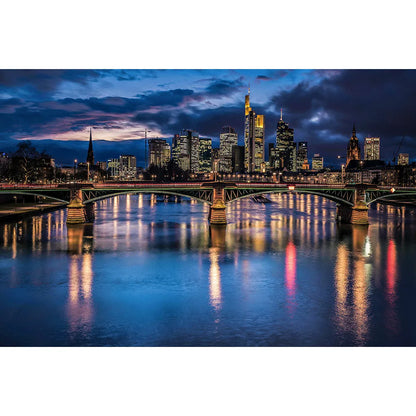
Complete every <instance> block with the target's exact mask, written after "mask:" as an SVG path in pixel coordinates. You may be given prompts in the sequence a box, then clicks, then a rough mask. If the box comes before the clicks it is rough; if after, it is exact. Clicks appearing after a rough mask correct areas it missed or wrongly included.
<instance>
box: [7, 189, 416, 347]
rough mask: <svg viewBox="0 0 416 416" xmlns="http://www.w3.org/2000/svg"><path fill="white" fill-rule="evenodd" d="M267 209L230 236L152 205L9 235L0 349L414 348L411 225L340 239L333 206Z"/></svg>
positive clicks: (181, 212)
mask: <svg viewBox="0 0 416 416" xmlns="http://www.w3.org/2000/svg"><path fill="white" fill-rule="evenodd" d="M270 199H271V200H272V201H273V202H272V203H269V204H257V203H254V202H252V201H250V200H247V199H243V200H238V201H236V202H234V203H233V204H231V205H230V206H228V207H227V218H228V220H229V224H228V225H227V227H226V228H224V227H222V228H221V227H220V228H215V227H211V228H210V227H209V225H208V223H207V221H206V219H207V216H208V207H207V206H205V205H202V204H199V203H195V202H192V203H191V202H189V201H188V202H187V201H186V200H184V201H183V202H182V203H180V204H179V203H170V202H167V201H165V200H163V199H158V198H157V196H155V195H154V196H144V195H125V196H120V197H116V198H113V199H109V200H104V201H101V202H99V203H97V204H96V207H95V217H96V219H95V222H94V224H89V225H81V226H68V227H67V226H66V224H65V213H64V211H56V212H53V213H48V214H45V215H44V216H40V217H34V218H33V219H28V220H24V221H19V222H18V223H12V224H4V225H2V226H1V229H0V236H1V238H2V241H1V244H0V246H1V250H0V273H1V274H0V276H1V280H0V312H1V314H0V334H1V335H0V344H1V345H415V344H416V325H414V323H415V322H414V320H415V318H413V317H414V316H416V313H415V312H416V310H415V309H416V306H415V302H413V299H414V296H415V295H416V285H415V283H414V281H413V275H412V274H411V273H407V271H408V270H414V266H415V262H416V259H415V258H414V255H413V256H412V254H410V255H409V253H414V249H415V247H414V245H415V243H414V235H416V234H415V231H416V222H415V217H416V216H415V212H414V211H413V210H412V209H411V208H410V209H409V208H406V209H405V208H400V207H399V209H398V207H390V206H383V205H377V206H376V208H375V209H372V210H371V212H370V222H371V225H370V227H368V228H367V227H353V226H339V225H337V224H336V223H335V221H334V216H335V204H334V203H332V202H330V201H327V200H324V199H321V198H319V197H317V196H312V195H298V196H296V195H293V194H289V195H271V196H270ZM17 312H18V313H17ZM33 328H37V331H34V329H33Z"/></svg>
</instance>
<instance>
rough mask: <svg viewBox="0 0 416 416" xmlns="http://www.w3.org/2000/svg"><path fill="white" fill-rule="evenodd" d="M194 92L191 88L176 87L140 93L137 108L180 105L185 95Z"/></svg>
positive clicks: (190, 94) (189, 95)
mask: <svg viewBox="0 0 416 416" xmlns="http://www.w3.org/2000/svg"><path fill="white" fill-rule="evenodd" d="M193 94H194V91H193V90H190V89H175V90H167V91H154V92H150V93H148V94H138V95H136V97H138V98H139V100H137V109H145V108H149V107H161V106H164V107H165V106H177V105H180V104H181V103H182V102H183V100H184V98H185V97H191V96H192V95H193Z"/></svg>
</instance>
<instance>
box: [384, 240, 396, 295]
mask: <svg viewBox="0 0 416 416" xmlns="http://www.w3.org/2000/svg"><path fill="white" fill-rule="evenodd" d="M386 276H387V294H388V296H389V297H392V296H394V295H395V287H396V278H397V251H396V244H395V243H394V241H393V240H390V241H389V245H388V248H387V267H386Z"/></svg>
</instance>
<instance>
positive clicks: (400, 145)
mask: <svg viewBox="0 0 416 416" xmlns="http://www.w3.org/2000/svg"><path fill="white" fill-rule="evenodd" d="M404 137H405V136H402V139H401V140H400V143H399V145H398V146H397V149H396V151H395V152H394V153H393V164H395V163H396V158H397V155H398V154H399V152H400V148H401V147H402V144H403V142H404Z"/></svg>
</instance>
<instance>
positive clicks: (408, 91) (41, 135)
mask: <svg viewBox="0 0 416 416" xmlns="http://www.w3.org/2000/svg"><path fill="white" fill-rule="evenodd" d="M415 74H416V73H415V71H412V70H403V71H400V70H392V71H384V70H327V71H324V70H316V71H314V70H53V71H47V70H30V71H29V70H26V71H19V70H17V71H16V70H1V71H0V87H1V92H0V145H1V147H2V150H3V151H12V150H14V148H15V147H16V144H17V143H18V142H19V140H33V141H34V142H36V145H37V147H39V148H40V149H43V148H44V149H47V150H48V152H49V153H51V154H53V156H54V157H55V158H56V159H57V161H58V162H61V163H64V164H65V163H70V162H71V160H73V159H74V158H77V159H79V160H83V159H84V158H85V156H84V155H85V146H87V144H86V143H84V142H86V141H87V140H88V138H89V128H90V127H91V126H92V127H93V131H94V142H95V143H96V146H95V159H96V160H107V159H109V158H111V157H113V156H114V155H116V154H124V153H127V154H134V155H136V157H137V160H138V165H142V166H143V165H144V160H145V151H144V140H143V139H144V133H143V130H144V129H149V130H150V131H151V132H150V133H149V138H157V137H159V138H164V139H168V140H171V139H172V138H173V137H174V135H175V134H177V133H179V132H180V131H181V130H182V129H192V130H194V131H197V132H198V133H199V135H200V136H202V137H209V138H212V141H213V146H214V147H219V136H220V134H221V129H222V127H223V126H231V127H233V128H234V129H235V130H236V132H237V134H238V143H239V144H240V145H242V144H243V142H244V113H243V111H242V108H243V106H244V96H245V94H246V93H247V88H248V85H250V86H251V95H250V101H251V105H252V107H253V108H255V110H256V113H258V114H264V118H265V149H267V148H268V144H269V143H273V142H275V138H276V136H275V135H276V125H277V122H278V121H279V118H280V111H281V108H282V107H283V115H284V120H285V121H286V122H287V123H289V125H290V126H291V128H294V130H295V141H296V142H299V141H305V142H308V147H309V149H310V153H311V154H315V153H320V154H322V155H323V156H324V157H325V160H327V161H328V163H334V164H335V163H336V156H337V155H338V154H340V153H344V149H345V139H346V138H347V137H348V136H349V134H350V132H351V125H352V123H354V122H355V124H356V127H357V136H358V138H359V140H360V145H361V146H362V145H363V143H364V138H365V137H380V138H381V141H382V143H383V150H382V155H381V157H382V158H383V159H385V160H386V161H389V160H390V159H392V155H393V153H394V150H395V148H396V147H397V146H398V144H399V143H400V141H401V139H402V137H403V136H405V140H404V144H403V146H402V151H406V152H408V153H410V160H412V152H413V150H414V146H415V140H414V138H415V137H416V128H415V126H414V125H413V123H412V115H411V113H410V108H411V106H409V102H410V100H411V99H412V97H413V96H414V88H415V87H414V82H413V80H414V79H416V75H415ZM392 89H393V90H394V91H397V93H396V94H393V95H392V94H391V90H392ZM374 91H376V92H374ZM369 109H371V110H372V111H369ZM265 153H267V152H265Z"/></svg>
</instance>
